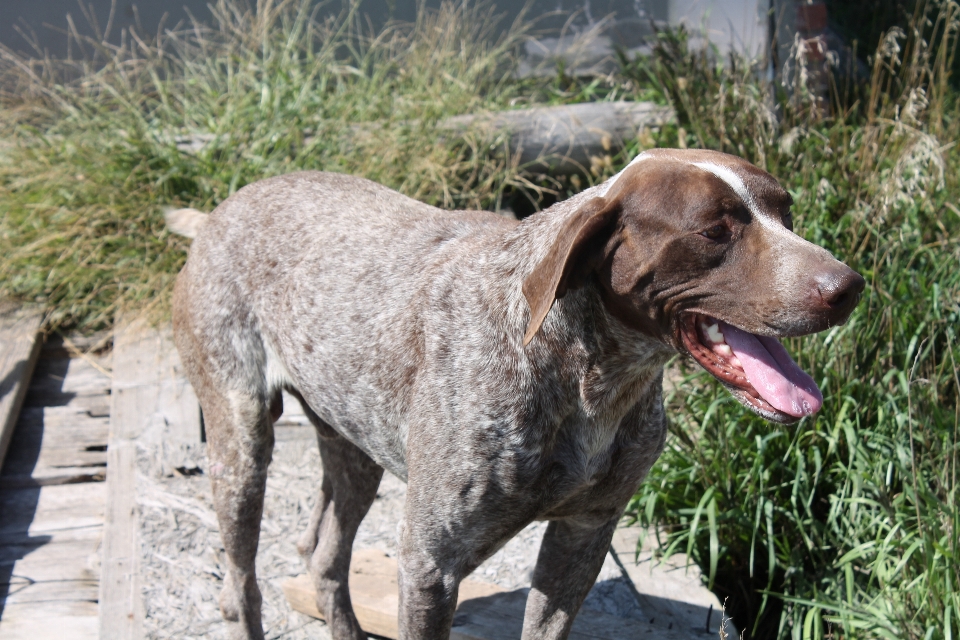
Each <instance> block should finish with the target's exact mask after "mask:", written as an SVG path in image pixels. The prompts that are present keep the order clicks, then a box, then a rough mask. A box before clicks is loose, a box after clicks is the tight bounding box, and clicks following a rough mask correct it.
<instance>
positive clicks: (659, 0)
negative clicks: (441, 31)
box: [0, 0, 750, 57]
mask: <svg viewBox="0 0 960 640" xmlns="http://www.w3.org/2000/svg"><path fill="white" fill-rule="evenodd" d="M82 1H83V3H84V6H89V7H92V10H93V18H94V20H95V21H96V22H97V24H99V26H100V29H101V31H102V30H104V29H105V28H106V26H107V22H108V19H109V16H110V7H111V0H82ZM208 1H211V2H215V1H216V0H166V1H165V0H138V1H131V0H117V1H116V11H115V15H114V18H113V25H112V28H111V36H112V37H111V38H110V39H111V40H113V41H117V39H118V38H119V33H120V30H121V29H124V28H127V27H131V26H134V25H136V24H137V23H138V16H139V24H140V25H141V27H142V30H143V31H144V32H146V33H147V34H155V33H156V31H157V28H158V27H159V26H160V25H161V24H163V25H164V26H165V27H166V28H170V27H172V26H174V25H176V24H177V23H178V22H180V21H186V20H187V19H188V14H187V11H188V10H189V11H190V12H191V13H192V14H193V15H194V16H196V17H197V18H199V19H202V20H209V18H210V12H209V11H208V10H207V2H208ZM237 1H240V2H242V1H243V0H237ZM248 1H249V2H250V3H251V4H255V3H256V0H248ZM669 1H670V0H534V2H533V3H532V6H531V10H530V12H529V13H528V15H529V16H534V17H539V18H540V19H539V20H538V21H537V26H538V27H541V28H544V29H551V28H553V29H559V28H560V27H561V26H563V24H564V22H565V20H566V17H565V16H558V15H552V16H551V15H549V14H551V13H552V12H555V11H556V10H557V9H560V10H561V11H565V12H574V11H578V10H579V11H580V13H579V14H578V17H577V19H576V20H575V23H577V24H579V25H581V26H582V25H585V24H586V23H588V22H590V21H596V20H599V19H601V18H603V17H605V16H607V15H609V14H611V13H613V14H615V15H616V18H617V20H618V21H626V23H625V25H624V30H625V32H629V31H630V30H631V28H630V27H629V24H630V22H634V21H638V20H639V21H643V22H647V21H649V19H650V18H653V19H656V20H658V21H666V20H667V19H668V17H669V9H668V4H669ZM711 1H712V0H711ZM728 1H729V0H728ZM748 1H750V0H748ZM342 2H343V0H333V1H332V2H328V3H327V7H328V9H327V11H329V12H337V11H338V10H339V9H340V8H341V7H342V6H343V5H342V4H341V3H342ZM438 4H439V0H428V5H432V6H437V5H438ZM495 4H496V7H497V12H498V13H504V14H506V16H505V19H504V21H503V23H502V24H503V25H504V26H507V25H509V24H510V23H511V22H512V21H513V19H514V18H515V17H516V16H517V15H518V13H519V12H520V10H521V9H522V8H523V6H524V4H525V1H524V0H496V1H495ZM361 6H362V9H361V10H362V11H363V12H364V13H367V14H368V15H369V16H370V17H371V19H372V21H373V22H374V24H378V25H379V24H383V23H384V22H386V21H387V20H389V19H399V20H408V21H409V20H412V19H414V17H415V11H416V6H417V0H363V4H362V5H361ZM67 14H70V15H71V16H72V17H73V22H74V24H75V25H76V27H77V29H78V30H79V31H80V32H81V33H82V34H84V35H94V33H95V30H94V29H93V28H92V27H91V26H90V21H89V20H88V19H87V18H86V17H85V16H84V13H83V11H81V9H80V6H79V3H78V0H0V42H2V43H3V44H5V45H6V46H8V47H10V48H12V49H14V50H16V51H20V52H23V53H33V49H32V47H31V46H30V44H29V42H28V41H26V40H25V39H24V38H23V37H22V36H21V35H20V34H19V33H18V32H17V30H16V28H15V26H19V27H20V28H21V29H22V30H23V31H24V32H26V33H33V34H35V35H36V38H37V40H38V41H39V43H40V46H41V47H42V48H43V49H45V50H47V51H49V52H50V53H51V54H52V55H54V56H58V57H60V56H64V55H65V54H66V53H67V41H68V38H67V36H66V33H65V32H66V30H67ZM71 53H73V54H74V55H76V53H77V52H76V51H75V50H74V51H71Z"/></svg>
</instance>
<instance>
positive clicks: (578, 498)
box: [518, 377, 666, 518]
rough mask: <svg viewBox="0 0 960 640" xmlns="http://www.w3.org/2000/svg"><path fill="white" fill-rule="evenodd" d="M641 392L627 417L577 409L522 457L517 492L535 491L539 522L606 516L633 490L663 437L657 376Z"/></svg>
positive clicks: (656, 453) (654, 456)
mask: <svg viewBox="0 0 960 640" xmlns="http://www.w3.org/2000/svg"><path fill="white" fill-rule="evenodd" d="M640 391H641V393H640V394H639V397H637V398H634V401H633V402H632V404H631V405H630V407H629V409H628V410H627V411H625V412H622V411H621V412H619V413H618V412H616V411H613V410H611V411H610V412H608V413H607V414H606V415H604V414H600V415H590V414H588V413H586V412H584V411H583V410H582V408H581V409H579V410H578V411H575V412H573V413H571V414H570V415H569V416H567V418H566V419H565V420H563V421H562V422H561V423H560V425H559V428H556V430H555V431H554V435H553V438H552V439H549V440H544V441H543V442H542V443H541V445H540V446H539V447H537V448H536V449H534V450H527V451H526V452H524V455H523V457H522V458H521V459H523V460H524V461H525V462H524V464H523V465H522V466H523V467H525V468H518V478H523V479H524V480H523V481H521V482H520V483H518V485H519V486H518V490H519V491H529V486H530V484H533V485H536V486H537V487H538V491H536V492H533V495H539V496H540V500H541V504H540V505H538V507H537V511H538V517H551V518H553V517H564V516H570V515H582V514H585V513H591V512H595V513H597V514H598V515H600V516H602V517H606V516H605V515H603V514H606V513H607V512H608V511H611V510H617V509H620V508H622V506H623V504H624V502H625V500H626V499H628V498H629V496H630V495H632V494H633V492H634V491H636V488H637V486H638V485H639V483H640V481H641V480H642V479H643V477H644V476H645V475H646V474H647V472H648V471H649V469H650V467H651V466H652V464H653V462H654V461H655V460H656V459H657V457H658V456H659V455H660V452H661V451H662V449H663V442H664V437H665V434H666V420H665V417H664V413H663V402H662V399H661V393H660V383H659V377H657V379H656V380H651V381H650V382H649V383H647V384H644V385H643V386H642V388H641V390H640ZM628 399H629V398H628ZM528 483H529V484H528ZM523 485H526V488H524V486H523Z"/></svg>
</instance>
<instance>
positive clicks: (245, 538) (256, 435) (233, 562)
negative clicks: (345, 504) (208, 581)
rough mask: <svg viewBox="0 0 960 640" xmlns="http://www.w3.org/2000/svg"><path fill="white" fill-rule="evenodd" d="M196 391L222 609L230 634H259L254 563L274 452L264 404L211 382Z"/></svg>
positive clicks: (250, 636) (249, 636) (248, 636)
mask: <svg viewBox="0 0 960 640" xmlns="http://www.w3.org/2000/svg"><path fill="white" fill-rule="evenodd" d="M204 387H206V388H204ZM198 395H199V396H200V401H201V406H202V407H203V411H204V420H205V422H206V425H207V440H208V448H207V450H208V454H209V457H210V467H209V471H210V480H211V483H212V485H213V502H214V507H215V508H216V511H217V520H218V522H219V523H220V536H221V538H222V540H223V546H224V549H225V550H226V561H227V572H226V576H225V578H224V586H223V590H222V592H221V593H220V611H221V613H223V617H224V619H225V620H227V622H228V626H229V627H230V635H231V637H232V638H242V639H244V640H246V639H260V638H263V629H262V626H261V620H260V605H261V596H260V589H259V588H258V587H257V577H256V572H255V564H256V557H257V544H258V542H259V540H260V518H261V515H262V514H263V493H264V490H265V488H266V481H267V466H268V465H269V464H270V458H271V455H272V452H273V426H272V421H271V419H270V415H269V412H268V404H267V402H266V401H265V400H264V399H263V398H261V397H258V395H259V394H247V393H243V392H239V391H229V392H227V393H225V394H222V395H221V394H219V393H215V392H213V391H212V390H211V389H210V385H201V389H200V393H199V394H198Z"/></svg>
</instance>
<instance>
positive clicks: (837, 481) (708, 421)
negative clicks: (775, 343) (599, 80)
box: [628, 2, 960, 640]
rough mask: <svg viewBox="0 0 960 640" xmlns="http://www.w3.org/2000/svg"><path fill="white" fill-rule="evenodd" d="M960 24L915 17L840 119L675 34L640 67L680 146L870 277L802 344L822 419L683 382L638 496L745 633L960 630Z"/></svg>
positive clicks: (937, 12) (939, 15)
mask: <svg viewBox="0 0 960 640" xmlns="http://www.w3.org/2000/svg"><path fill="white" fill-rule="evenodd" d="M958 16H960V10H958V6H957V4H956V3H954V2H943V3H936V4H934V3H930V4H927V5H922V6H921V7H920V8H919V9H918V12H917V14H916V15H915V17H914V21H913V22H912V23H911V24H910V25H909V26H908V28H907V29H906V30H905V31H904V30H893V31H891V32H890V33H888V34H887V35H886V36H885V38H884V40H883V41H882V42H881V43H880V47H879V49H878V51H877V52H876V54H875V55H874V56H873V58H872V77H871V81H870V85H869V87H868V90H867V91H864V92H863V96H864V100H863V101H861V102H858V103H853V104H850V103H847V104H844V103H839V102H835V103H834V109H833V115H832V116H829V117H828V116H827V115H825V114H824V112H823V109H822V104H819V103H818V102H817V100H816V96H814V95H813V94H812V92H810V91H809V90H808V89H807V87H806V85H805V84H804V82H803V79H804V78H803V74H802V71H803V70H802V69H801V70H799V71H800V73H795V74H794V75H793V76H791V77H792V79H793V81H794V82H795V83H796V84H795V85H794V86H793V87H791V89H792V94H791V95H789V96H788V95H787V94H786V93H781V95H780V99H779V100H778V101H777V102H773V101H772V100H771V99H770V98H769V96H770V93H769V87H767V86H765V85H764V84H763V83H761V82H759V81H757V80H756V78H757V77H758V74H757V73H755V71H756V70H752V69H750V68H749V66H745V65H743V63H742V62H740V61H734V62H733V63H728V64H727V65H726V66H720V65H719V64H718V63H717V61H716V59H715V58H713V57H711V56H710V55H708V54H707V53H703V52H691V51H690V50H688V48H687V47H686V43H685V35H684V34H683V33H682V32H681V33H680V34H675V33H674V34H670V33H665V34H661V36H660V40H659V42H658V44H657V47H656V50H655V53H654V56H653V58H652V60H638V61H636V62H634V63H633V64H632V65H631V66H630V67H629V69H628V72H629V73H631V74H633V75H635V76H637V77H647V78H651V79H652V80H653V81H654V82H655V83H656V84H657V85H659V86H660V87H661V90H662V91H663V92H664V93H665V94H666V95H668V96H669V97H670V100H671V102H672V104H674V106H675V107H676V108H677V111H678V119H679V122H680V123H681V125H682V129H681V130H680V135H682V136H684V138H685V139H684V140H682V141H683V142H689V143H691V144H697V145H700V146H705V147H712V148H716V149H721V150H724V151H730V152H733V153H738V154H740V155H745V156H747V157H748V158H750V159H751V160H753V161H754V162H756V163H757V164H759V165H760V166H763V167H764V168H766V169H767V170H768V171H770V172H771V173H772V174H774V175H776V176H778V177H779V178H780V179H781V180H782V181H783V182H784V184H785V185H786V186H787V188H788V189H789V190H790V192H791V193H792V195H793V196H794V198H795V200H796V205H795V207H794V212H795V214H794V217H795V220H796V226H797V228H798V230H799V233H801V234H802V235H805V236H806V237H807V238H808V239H810V240H812V241H814V242H817V243H819V244H822V245H824V246H826V247H828V248H829V249H830V250H831V251H833V252H834V254H835V255H837V256H838V257H839V258H841V259H843V260H845V261H847V262H848V263H850V264H851V265H852V266H853V267H854V268H856V269H858V270H859V271H860V272H861V273H863V275H864V276H865V277H866V279H867V282H868V286H867V291H866V292H865V294H864V297H863V300H862V302H861V303H860V306H859V308H858V309H857V311H856V312H855V313H854V315H853V316H852V317H851V319H850V321H849V322H848V323H847V324H846V325H845V326H843V327H835V328H834V329H832V330H830V331H828V332H827V333H826V334H823V335H821V336H816V337H811V338H806V339H793V340H790V345H789V347H790V349H791V351H792V352H793V353H794V355H795V356H796V359H797V360H798V362H799V363H800V364H801V366H803V367H804V368H806V369H807V370H808V371H810V372H811V373H812V375H813V376H814V378H815V379H817V380H818V381H819V383H820V386H821V388H822V389H823V392H824V396H825V403H824V407H823V410H822V411H821V412H820V413H819V414H818V415H817V416H816V417H815V418H808V419H805V420H803V421H802V422H800V423H799V424H798V425H797V426H795V427H790V428H782V427H777V426H774V425H771V424H769V423H766V422H764V421H763V420H761V419H759V418H757V417H755V416H753V415H752V414H750V412H749V411H747V410H745V409H743V408H742V407H741V406H740V405H739V404H738V403H736V401H734V400H733V399H732V398H730V397H729V395H728V394H727V393H726V392H724V391H723V390H721V389H719V388H718V385H716V384H715V383H713V382H712V381H711V380H707V376H705V375H704V374H696V373H690V374H688V379H687V380H686V384H683V385H678V387H677V391H675V392H674V393H673V394H672V396H671V397H670V399H669V402H670V403H671V404H672V405H673V408H674V411H672V412H670V415H673V416H675V418H674V423H673V429H672V431H673V438H672V439H671V440H670V441H669V444H668V447H667V450H666V452H665V453H664V455H663V456H662V458H661V459H660V461H659V462H658V463H657V465H656V466H655V468H654V470H653V472H652V473H651V477H650V480H649V481H648V482H647V483H646V484H645V485H644V486H643V488H642V489H641V491H640V493H639V494H638V496H637V497H636V499H635V500H634V502H633V503H632V512H633V513H634V514H635V515H636V517H638V518H639V519H640V520H641V521H643V522H645V523H648V524H658V525H660V530H659V531H660V535H661V543H662V547H663V550H664V553H666V554H671V553H674V552H686V553H688V554H690V557H691V558H692V559H693V560H694V561H695V562H697V563H699V564H700V565H701V566H702V567H703V568H704V570H705V574H706V575H708V576H709V582H710V584H711V586H712V587H713V588H714V589H715V590H716V591H717V592H718V593H719V594H720V595H721V596H723V597H725V598H727V606H728V610H732V612H733V617H734V619H735V621H736V622H737V623H739V625H740V627H741V628H743V629H745V630H746V632H747V633H746V635H747V637H754V638H797V639H800V638H804V639H807V638H811V639H812V638H827V637H830V638H924V639H925V640H933V639H951V638H956V637H958V636H960V615H958V613H960V492H958V484H957V466H958V458H960V442H958V433H957V432H958V425H960V414H958V411H960V403H958V395H960V379H958V368H957V364H958V361H960V343H958V339H960V212H958V210H957V206H956V205H957V201H958V194H960V182H958V177H960V173H958V169H960V154H958V153H957V149H956V147H955V144H956V142H957V140H958V137H960V121H958V115H960V111H958V107H957V103H956V98H955V94H953V93H952V92H951V90H950V89H949V86H948V71H949V69H950V67H951V64H952V56H953V53H954V47H955V44H956V35H957V27H958ZM931 43H933V44H931ZM795 71H796V69H795ZM838 93H839V92H838ZM774 105H776V107H777V108H778V109H779V110H780V118H779V124H775V123H776V122H777V120H775V119H773V118H772V113H771V111H772V107H773V106H774Z"/></svg>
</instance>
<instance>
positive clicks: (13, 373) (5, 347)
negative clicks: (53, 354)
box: [0, 304, 43, 466]
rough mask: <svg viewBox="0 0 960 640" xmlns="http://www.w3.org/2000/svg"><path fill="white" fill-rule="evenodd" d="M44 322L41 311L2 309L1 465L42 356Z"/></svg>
mask: <svg viewBox="0 0 960 640" xmlns="http://www.w3.org/2000/svg"><path fill="white" fill-rule="evenodd" d="M42 321H43V314H42V313H41V312H40V311H39V310H36V309H29V308H27V309H23V308H19V307H12V306H10V305H9V304H6V305H4V306H0V466H2V465H3V461H4V459H5V458H6V455H7V449H8V448H9V447H10V440H11V439H12V438H13V431H14V428H15V427H16V424H17V417H18V416H19V414H20V407H21V406H23V399H24V397H25V396H26V393H27V387H28V386H29V384H30V376H31V375H33V368H34V366H35V365H36V363H37V358H38V357H39V355H40V345H41V340H40V335H39V331H40V323H41V322H42Z"/></svg>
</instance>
